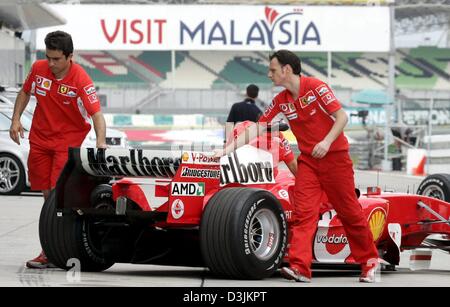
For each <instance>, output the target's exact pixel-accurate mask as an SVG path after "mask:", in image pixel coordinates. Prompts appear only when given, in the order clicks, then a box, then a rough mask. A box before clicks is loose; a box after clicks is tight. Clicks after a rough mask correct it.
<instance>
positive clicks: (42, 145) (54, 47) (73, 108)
mask: <svg viewBox="0 0 450 307" xmlns="http://www.w3.org/2000/svg"><path fill="white" fill-rule="evenodd" d="M45 46H46V56H47V60H38V61H36V62H35V63H34V64H33V66H32V68H31V71H30V73H29V74H28V77H27V79H26V81H25V83H24V85H23V88H22V89H21V91H20V92H19V94H18V96H17V98H16V103H15V106H14V114H13V119H12V123H11V128H10V136H11V139H13V140H14V141H15V142H16V143H17V144H19V145H20V138H19V135H20V137H21V138H23V137H24V130H23V127H22V125H21V123H20V117H21V115H22V113H23V111H24V109H25V107H26V106H27V104H28V101H29V99H30V95H31V93H34V95H35V97H36V99H37V105H36V109H35V111H34V115H33V121H32V126H31V131H30V135H29V141H30V153H29V156H28V175H29V179H30V183H31V189H32V190H41V191H42V192H43V195H44V200H46V199H47V198H48V196H49V193H50V190H51V189H53V188H54V187H55V185H56V181H57V179H58V177H59V174H60V172H61V171H62V169H63V167H64V165H65V163H66V161H67V158H68V148H69V147H79V146H81V144H82V143H83V141H84V139H85V137H86V135H87V134H88V132H89V131H90V129H91V124H90V121H89V117H92V122H93V124H94V129H95V133H96V136H97V147H98V148H106V141H105V131H106V125H105V119H104V117H103V114H102V112H101V111H100V102H99V99H98V97H97V94H96V89H95V87H94V84H93V83H92V80H91V78H90V77H89V76H88V74H87V73H86V72H85V71H84V69H83V68H82V67H81V66H80V65H78V64H76V63H73V61H72V56H73V43H72V38H71V36H70V35H69V34H68V33H65V32H62V31H56V32H51V33H49V34H48V35H47V36H46V37H45ZM26 266H27V267H29V268H47V267H50V266H52V265H51V264H50V263H49V262H48V260H47V257H46V256H45V254H44V253H43V252H41V254H40V255H39V256H38V257H36V258H35V259H33V260H30V261H28V262H27V263H26Z"/></svg>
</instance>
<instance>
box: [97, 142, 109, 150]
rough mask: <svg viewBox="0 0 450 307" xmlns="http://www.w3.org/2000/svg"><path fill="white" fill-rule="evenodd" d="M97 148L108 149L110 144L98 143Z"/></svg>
mask: <svg viewBox="0 0 450 307" xmlns="http://www.w3.org/2000/svg"><path fill="white" fill-rule="evenodd" d="M96 147H97V148H104V149H108V148H109V147H108V145H106V143H97V145H96Z"/></svg>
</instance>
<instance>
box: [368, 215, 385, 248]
mask: <svg viewBox="0 0 450 307" xmlns="http://www.w3.org/2000/svg"><path fill="white" fill-rule="evenodd" d="M385 224H386V212H385V211H384V209H382V208H375V209H374V210H373V211H372V212H371V213H370V216H369V227H370V231H371V232H372V236H373V241H374V242H375V241H377V240H378V239H379V238H380V237H381V235H382V234H383V231H384V225H385Z"/></svg>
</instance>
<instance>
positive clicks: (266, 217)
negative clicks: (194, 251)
mask: <svg viewBox="0 0 450 307" xmlns="http://www.w3.org/2000/svg"><path fill="white" fill-rule="evenodd" d="M286 242H287V224H286V218H285V215H284V211H283V209H282V207H281V205H280V203H279V202H278V200H277V199H276V198H275V196H273V195H272V194H271V193H270V192H268V191H264V190H257V189H251V188H227V189H224V190H221V191H219V192H217V193H216V194H215V195H214V196H213V197H212V198H211V199H210V200H209V202H208V204H207V206H206V208H205V210H204V212H203V216H202V221H201V226H200V245H201V251H202V256H203V259H204V261H205V264H206V266H208V267H209V269H210V270H211V271H212V272H213V273H214V274H218V275H222V276H226V277H231V278H236V279H263V278H266V277H269V276H271V275H272V274H273V273H274V272H275V271H276V270H277V269H278V267H279V266H280V265H281V262H282V259H283V257H284V253H285V249H286V244H287V243H286Z"/></svg>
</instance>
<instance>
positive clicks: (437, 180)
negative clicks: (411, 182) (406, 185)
mask: <svg viewBox="0 0 450 307" xmlns="http://www.w3.org/2000/svg"><path fill="white" fill-rule="evenodd" d="M417 194H419V195H425V196H429V197H433V198H437V199H441V200H444V201H446V202H450V174H433V175H430V176H428V177H426V178H425V179H424V180H423V181H422V182H421V183H420V185H419V188H418V189H417Z"/></svg>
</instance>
